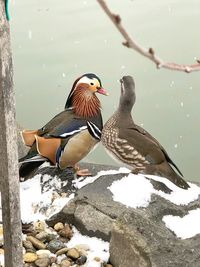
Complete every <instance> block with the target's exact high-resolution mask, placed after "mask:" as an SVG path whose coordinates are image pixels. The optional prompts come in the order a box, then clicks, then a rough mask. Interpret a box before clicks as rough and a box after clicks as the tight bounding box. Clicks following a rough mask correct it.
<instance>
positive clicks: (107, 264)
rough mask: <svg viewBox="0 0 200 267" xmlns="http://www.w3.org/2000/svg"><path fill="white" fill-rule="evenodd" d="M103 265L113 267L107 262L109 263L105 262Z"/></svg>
mask: <svg viewBox="0 0 200 267" xmlns="http://www.w3.org/2000/svg"><path fill="white" fill-rule="evenodd" d="M104 267H113V266H112V265H111V264H109V263H106V264H105V265H104Z"/></svg>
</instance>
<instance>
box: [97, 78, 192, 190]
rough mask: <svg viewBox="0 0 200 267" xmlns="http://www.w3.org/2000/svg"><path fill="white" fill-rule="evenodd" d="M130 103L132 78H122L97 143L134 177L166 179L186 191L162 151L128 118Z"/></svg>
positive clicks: (149, 136) (132, 97)
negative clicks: (114, 106)
mask: <svg viewBox="0 0 200 267" xmlns="http://www.w3.org/2000/svg"><path fill="white" fill-rule="evenodd" d="M134 103H135V85H134V81H133V79H132V77H130V76H125V77H123V78H122V80H121V97H120V103H119V107H118V109H117V111H116V112H115V113H114V114H113V116H112V117H111V118H110V119H109V120H108V121H107V122H106V124H105V125H104V128H103V131H102V137H101V140H102V143H103V145H104V147H105V148H106V150H107V151H108V153H109V154H111V155H112V156H114V158H115V159H117V160H118V161H120V162H122V163H123V164H125V165H126V166H128V167H129V168H131V169H132V171H133V172H134V173H144V174H152V175H158V176H162V177H166V178H168V179H169V180H170V181H171V182H173V183H174V184H176V185H177V186H179V187H181V188H184V189H187V188H188V187H189V185H188V184H187V183H186V182H185V181H184V179H183V178H182V177H181V176H180V175H182V174H181V172H180V171H179V169H178V168H177V166H176V165H175V163H174V162H173V161H172V160H171V159H170V157H169V156H168V154H167V152H166V151H165V149H164V148H163V147H162V146H161V145H160V143H159V142H158V141H157V140H156V139H155V138H154V137H153V136H151V135H150V134H149V133H148V132H147V131H146V130H144V129H143V128H141V127H140V126H138V125H136V124H135V123H134V121H133V119H132V116H131V110H132V107H133V105H134ZM172 166H173V167H174V168H175V169H176V170H177V172H179V173H180V175H179V174H178V173H177V172H175V170H174V169H173V167H172Z"/></svg>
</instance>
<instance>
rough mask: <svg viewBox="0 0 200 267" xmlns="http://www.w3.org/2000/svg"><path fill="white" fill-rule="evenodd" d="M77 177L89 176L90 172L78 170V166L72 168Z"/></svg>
mask: <svg viewBox="0 0 200 267" xmlns="http://www.w3.org/2000/svg"><path fill="white" fill-rule="evenodd" d="M74 169H75V172H76V175H77V176H91V175H92V174H91V172H90V171H89V170H88V169H80V167H79V166H78V165H76V166H75V167H74Z"/></svg>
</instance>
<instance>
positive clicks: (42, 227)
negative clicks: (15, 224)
mask: <svg viewBox="0 0 200 267" xmlns="http://www.w3.org/2000/svg"><path fill="white" fill-rule="evenodd" d="M34 229H35V231H38V232H41V231H44V230H45V229H46V223H45V222H43V221H38V222H35V223H34Z"/></svg>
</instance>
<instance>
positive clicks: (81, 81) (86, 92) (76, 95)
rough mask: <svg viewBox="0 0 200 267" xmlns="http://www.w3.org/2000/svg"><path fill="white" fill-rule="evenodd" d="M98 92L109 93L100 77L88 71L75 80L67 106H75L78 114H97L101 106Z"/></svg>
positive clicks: (82, 115) (83, 115)
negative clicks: (97, 95)
mask: <svg viewBox="0 0 200 267" xmlns="http://www.w3.org/2000/svg"><path fill="white" fill-rule="evenodd" d="M96 93H99V94H102V95H108V93H107V92H106V90H105V89H104V88H103V87H102V83H101V80H100V78H99V77H98V76H97V75H95V74H93V73H86V74H84V75H82V76H81V77H79V78H78V79H76V81H75V82H74V84H73V86H72V89H71V91H70V94H69V96H68V98H67V102H66V104H65V108H73V110H74V112H75V113H76V115H78V116H81V117H92V116H95V115H97V114H98V113H99V112H100V108H101V104H100V101H99V99H98V98H97V97H96Z"/></svg>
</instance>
